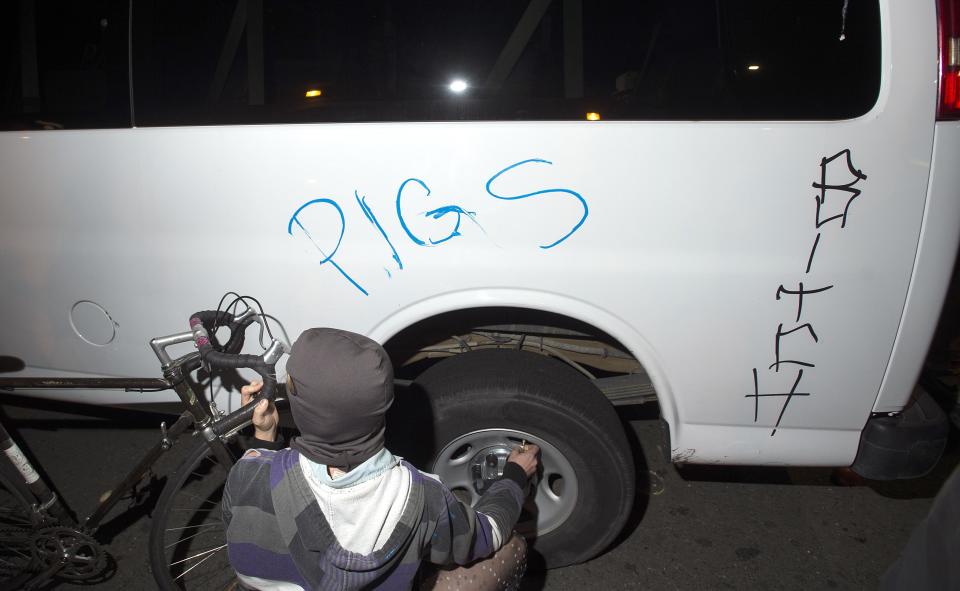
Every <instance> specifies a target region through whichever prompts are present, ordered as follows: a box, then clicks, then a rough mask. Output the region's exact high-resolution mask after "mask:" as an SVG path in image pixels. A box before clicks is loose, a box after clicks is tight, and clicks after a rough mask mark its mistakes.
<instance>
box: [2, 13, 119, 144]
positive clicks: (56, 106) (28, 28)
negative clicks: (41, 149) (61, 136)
mask: <svg viewBox="0 0 960 591" xmlns="http://www.w3.org/2000/svg"><path fill="white" fill-rule="evenodd" d="M128 5H129V3H128V2H127V0H123V1H120V0H91V1H84V2H55V1H52V0H21V1H20V2H6V3H4V4H3V6H2V8H0V130H17V129H22V130H27V129H76V128H100V127H128V126H129V125H130V111H129V108H130V87H129V84H128V77H127V72H128V63H129V60H128V53H129V48H128V43H127V31H128V29H129V26H128V15H127V9H128Z"/></svg>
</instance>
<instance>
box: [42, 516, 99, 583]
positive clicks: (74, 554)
mask: <svg viewBox="0 0 960 591" xmlns="http://www.w3.org/2000/svg"><path fill="white" fill-rule="evenodd" d="M31 550H32V552H33V555H34V556H35V557H36V558H37V560H39V561H40V564H41V565H42V567H41V568H42V569H45V570H46V573H47V574H48V576H49V577H56V578H59V579H68V580H71V581H86V580H89V579H92V578H94V577H96V576H97V575H99V574H101V573H102V572H103V571H104V570H105V568H106V566H107V553H106V552H105V551H104V550H103V548H102V547H101V546H100V543H99V542H97V541H96V540H95V539H93V538H92V537H91V536H90V535H89V534H86V533H83V532H82V531H78V530H76V529H73V528H70V527H45V528H43V529H41V530H38V531H37V532H36V533H35V534H34V535H33V538H32V539H31Z"/></svg>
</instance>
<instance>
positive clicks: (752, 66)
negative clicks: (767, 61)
mask: <svg viewBox="0 0 960 591" xmlns="http://www.w3.org/2000/svg"><path fill="white" fill-rule="evenodd" d="M747 69H748V70H751V71H753V72H756V71H757V70H759V69H760V66H758V65H757V64H750V65H749V66H747Z"/></svg>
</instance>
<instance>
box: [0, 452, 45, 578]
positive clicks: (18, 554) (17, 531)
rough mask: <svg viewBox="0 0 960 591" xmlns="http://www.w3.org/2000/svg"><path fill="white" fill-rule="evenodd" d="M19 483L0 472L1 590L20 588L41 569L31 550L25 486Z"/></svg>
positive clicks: (31, 523)
mask: <svg viewBox="0 0 960 591" xmlns="http://www.w3.org/2000/svg"><path fill="white" fill-rule="evenodd" d="M18 484H19V483H17V482H16V481H14V480H13V479H11V478H8V477H7V476H6V475H5V474H4V473H3V471H0V589H15V588H17V587H19V585H20V583H21V582H22V580H23V578H24V576H27V577H29V575H30V574H31V573H36V572H37V571H38V570H39V567H40V564H39V561H37V560H36V558H35V556H34V554H33V552H32V551H31V545H32V538H33V534H34V530H35V526H36V524H35V523H34V521H33V519H32V515H33V509H32V506H31V503H30V502H29V501H28V500H27V499H28V498H29V496H28V491H26V490H25V489H26V487H25V486H18Z"/></svg>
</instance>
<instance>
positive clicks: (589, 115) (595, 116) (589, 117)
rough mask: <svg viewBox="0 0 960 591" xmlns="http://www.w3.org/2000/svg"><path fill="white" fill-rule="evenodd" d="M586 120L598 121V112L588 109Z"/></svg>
mask: <svg viewBox="0 0 960 591" xmlns="http://www.w3.org/2000/svg"><path fill="white" fill-rule="evenodd" d="M587 121H600V113H596V112H594V111H590V112H589V113H587Z"/></svg>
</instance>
